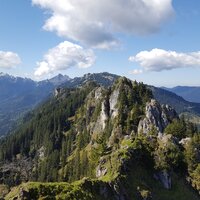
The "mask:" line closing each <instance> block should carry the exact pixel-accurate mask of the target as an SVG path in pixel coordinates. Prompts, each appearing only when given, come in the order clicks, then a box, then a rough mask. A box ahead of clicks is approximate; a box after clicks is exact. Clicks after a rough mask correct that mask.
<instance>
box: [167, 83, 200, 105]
mask: <svg viewBox="0 0 200 200" xmlns="http://www.w3.org/2000/svg"><path fill="white" fill-rule="evenodd" d="M163 89H165V90H168V91H170V92H173V93H175V94H177V95H179V96H181V97H183V98H184V99H185V100H187V101H190V102H196V103H200V87H189V86H177V87H173V88H166V87H163Z"/></svg>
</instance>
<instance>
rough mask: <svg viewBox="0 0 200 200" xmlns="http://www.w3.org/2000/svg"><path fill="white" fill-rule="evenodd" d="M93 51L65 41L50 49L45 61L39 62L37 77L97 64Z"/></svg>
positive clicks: (36, 71)
mask: <svg viewBox="0 0 200 200" xmlns="http://www.w3.org/2000/svg"><path fill="white" fill-rule="evenodd" d="M95 59H96V58H95V55H94V53H93V51H92V50H90V49H84V48H83V47H81V46H79V45H76V44H73V43H71V42H68V41H64V42H62V43H60V44H59V45H57V46H56V47H54V48H52V49H50V50H49V51H48V53H47V54H45V55H44V58H43V61H41V62H37V68H36V70H35V73H34V74H35V76H43V75H47V74H50V73H54V72H57V71H61V70H66V69H68V68H70V67H79V68H88V67H90V66H92V65H93V64H94V62H95Z"/></svg>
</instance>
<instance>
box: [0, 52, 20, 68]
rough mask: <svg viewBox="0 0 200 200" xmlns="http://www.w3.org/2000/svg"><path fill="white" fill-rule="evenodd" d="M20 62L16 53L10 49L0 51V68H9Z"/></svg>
mask: <svg viewBox="0 0 200 200" xmlns="http://www.w3.org/2000/svg"><path fill="white" fill-rule="evenodd" d="M20 63H21V59H20V57H19V56H18V54H16V53H13V52H10V51H0V68H5V69H11V68H13V67H16V66H17V65H19V64H20Z"/></svg>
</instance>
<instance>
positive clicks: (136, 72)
mask: <svg viewBox="0 0 200 200" xmlns="http://www.w3.org/2000/svg"><path fill="white" fill-rule="evenodd" d="M142 73H143V70H142V69H134V70H132V71H130V74H133V75H138V74H142Z"/></svg>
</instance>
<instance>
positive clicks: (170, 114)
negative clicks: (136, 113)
mask: <svg viewBox="0 0 200 200" xmlns="http://www.w3.org/2000/svg"><path fill="white" fill-rule="evenodd" d="M176 118H178V114H177V113H176V111H175V110H174V109H173V108H172V107H170V106H169V105H162V106H161V105H160V104H159V103H158V102H157V101H156V100H155V99H152V100H151V102H149V103H147V104H146V111H145V118H144V119H142V120H140V122H139V125H138V133H140V134H145V135H147V134H148V133H149V132H150V131H151V130H152V128H153V127H155V128H156V129H157V131H158V133H159V134H160V135H162V133H163V131H164V129H165V128H166V127H167V125H168V124H169V123H170V122H172V120H173V119H176Z"/></svg>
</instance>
